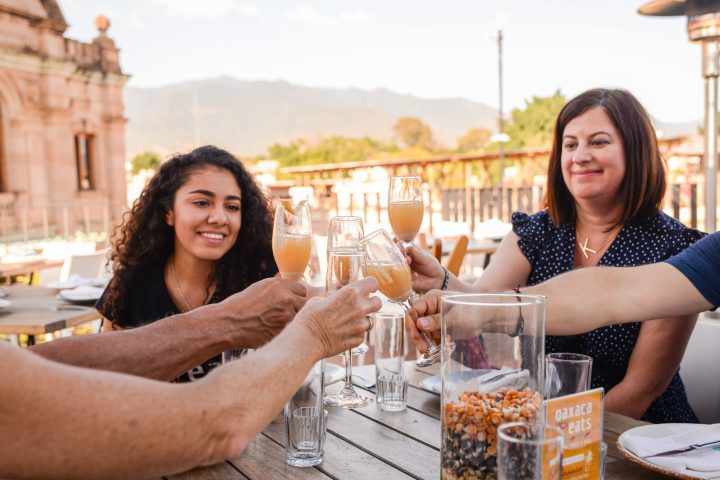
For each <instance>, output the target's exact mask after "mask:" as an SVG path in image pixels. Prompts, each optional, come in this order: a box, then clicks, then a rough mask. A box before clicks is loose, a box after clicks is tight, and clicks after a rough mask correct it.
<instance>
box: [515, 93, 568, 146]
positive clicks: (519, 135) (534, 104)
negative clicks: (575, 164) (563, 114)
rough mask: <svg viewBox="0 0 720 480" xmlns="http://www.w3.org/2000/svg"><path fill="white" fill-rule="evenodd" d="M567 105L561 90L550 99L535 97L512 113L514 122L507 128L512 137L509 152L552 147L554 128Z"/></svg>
mask: <svg viewBox="0 0 720 480" xmlns="http://www.w3.org/2000/svg"><path fill="white" fill-rule="evenodd" d="M563 105H565V96H564V95H563V94H562V93H560V90H557V91H555V93H554V94H553V95H552V96H549V97H536V96H533V98H532V100H531V101H529V102H528V101H525V108H524V109H522V110H521V109H519V108H516V109H514V110H513V111H512V120H511V122H510V123H509V124H508V126H507V127H506V128H505V133H507V134H508V135H509V136H510V140H509V141H508V143H507V145H506V146H507V149H508V150H514V149H518V148H529V147H549V146H550V145H552V135H553V128H554V127H555V119H556V118H557V115H558V113H560V110H562V107H563Z"/></svg>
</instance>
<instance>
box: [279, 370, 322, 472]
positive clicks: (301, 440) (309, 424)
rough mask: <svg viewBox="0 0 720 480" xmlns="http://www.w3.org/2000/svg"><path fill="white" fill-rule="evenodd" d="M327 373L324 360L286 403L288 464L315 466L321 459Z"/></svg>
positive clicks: (286, 458)
mask: <svg viewBox="0 0 720 480" xmlns="http://www.w3.org/2000/svg"><path fill="white" fill-rule="evenodd" d="M324 376H325V360H321V361H319V362H317V363H316V364H315V366H314V367H313V369H312V370H310V373H308V375H307V377H305V381H303V384H302V385H301V386H300V388H299V389H298V390H297V392H295V395H293V396H292V398H291V399H290V400H288V401H287V403H286V404H285V408H284V410H283V413H284V417H285V461H286V462H287V463H288V465H292V466H294V467H312V466H315V465H317V464H319V463H320V462H322V459H323V449H324V446H325V430H326V412H325V408H324V406H323V392H324V385H325V378H324Z"/></svg>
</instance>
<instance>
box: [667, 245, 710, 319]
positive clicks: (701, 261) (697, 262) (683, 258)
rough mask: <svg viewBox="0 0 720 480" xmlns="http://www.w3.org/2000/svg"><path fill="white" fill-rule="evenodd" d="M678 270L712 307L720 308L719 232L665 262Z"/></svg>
mask: <svg viewBox="0 0 720 480" xmlns="http://www.w3.org/2000/svg"><path fill="white" fill-rule="evenodd" d="M666 262H668V263H669V264H670V265H672V266H673V267H675V268H677V269H678V270H680V272H682V273H683V275H685V276H686V277H687V278H688V280H690V281H691V282H692V284H693V285H694V286H695V288H697V289H698V291H699V292H700V293H701V294H702V295H703V296H704V297H705V299H706V300H707V301H708V302H710V303H711V304H712V305H713V307H715V308H717V307H720V232H715V233H713V234H711V235H708V236H707V237H705V238H703V239H702V240H700V241H699V242H697V243H696V244H694V245H692V246H691V247H690V248H688V249H687V250H683V251H682V253H680V254H679V255H676V256H674V257H672V258H669V259H667V260H666Z"/></svg>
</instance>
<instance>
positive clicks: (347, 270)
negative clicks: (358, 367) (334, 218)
mask: <svg viewBox="0 0 720 480" xmlns="http://www.w3.org/2000/svg"><path fill="white" fill-rule="evenodd" d="M364 257H365V256H364V254H363V253H362V252H361V251H360V250H358V249H357V247H344V248H341V247H338V248H336V249H334V250H332V251H330V252H329V254H328V269H327V275H326V283H325V292H326V294H331V293H332V292H334V291H336V290H340V289H341V288H342V287H344V286H345V285H348V284H350V283H352V282H354V281H356V280H360V279H361V278H362V277H363V264H364V259H365V258H364ZM344 358H345V386H344V387H343V389H342V390H340V391H339V392H337V393H331V394H328V395H325V404H326V405H330V406H331V407H343V408H360V407H364V406H366V405H369V404H371V403H372V402H373V399H372V397H369V396H367V395H364V394H361V393H358V392H357V390H355V387H354V386H353V384H352V351H351V350H348V351H347V352H345V355H344Z"/></svg>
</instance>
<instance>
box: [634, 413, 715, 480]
mask: <svg viewBox="0 0 720 480" xmlns="http://www.w3.org/2000/svg"><path fill="white" fill-rule="evenodd" d="M693 427H694V428H693ZM688 428H689V430H686V431H684V432H682V433H677V434H674V435H667V436H664V437H659V438H652V437H647V436H644V435H642V433H641V432H640V433H638V434H634V433H633V432H632V431H628V432H626V433H625V434H624V435H623V442H622V444H623V447H624V448H626V449H627V450H629V451H631V452H632V453H634V454H635V455H637V456H638V457H641V458H643V459H644V460H645V461H647V462H650V463H653V464H655V465H658V466H661V467H663V468H666V469H668V470H672V471H674V472H679V473H683V474H685V475H688V476H694V477H697V478H703V479H711V478H720V447H718V446H715V447H705V448H698V449H695V450H688V451H687V452H681V453H675V454H668V455H661V454H662V453H663V452H667V451H672V450H681V449H683V448H687V447H689V446H690V445H697V444H704V443H710V442H716V441H718V442H720V423H716V424H713V425H693V426H692V427H690V426H688Z"/></svg>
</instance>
